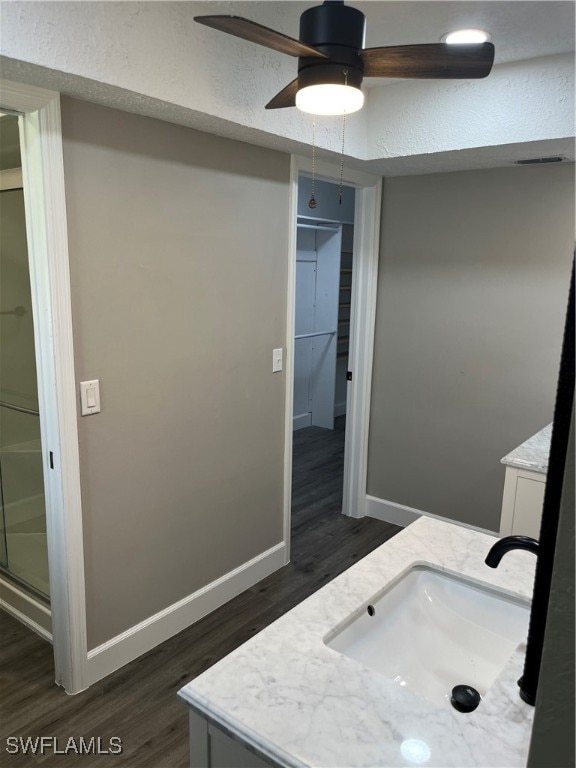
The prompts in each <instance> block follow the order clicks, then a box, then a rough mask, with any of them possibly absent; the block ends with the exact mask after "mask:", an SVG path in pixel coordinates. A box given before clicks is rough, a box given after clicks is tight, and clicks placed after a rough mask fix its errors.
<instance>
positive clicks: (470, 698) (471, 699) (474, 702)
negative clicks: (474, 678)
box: [450, 685, 482, 712]
mask: <svg viewBox="0 0 576 768" xmlns="http://www.w3.org/2000/svg"><path fill="white" fill-rule="evenodd" d="M481 701H482V697H481V696H480V694H479V693H478V691H477V690H476V688H472V686H471V685H455V686H454V688H452V698H451V699H450V704H452V706H453V707H454V709H457V710H458V712H474V710H475V709H476V707H477V706H478V704H480V702H481Z"/></svg>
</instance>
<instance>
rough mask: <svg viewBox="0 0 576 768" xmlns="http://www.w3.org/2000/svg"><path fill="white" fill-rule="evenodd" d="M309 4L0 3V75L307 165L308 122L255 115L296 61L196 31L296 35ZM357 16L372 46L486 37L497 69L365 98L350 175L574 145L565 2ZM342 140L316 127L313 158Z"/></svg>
mask: <svg viewBox="0 0 576 768" xmlns="http://www.w3.org/2000/svg"><path fill="white" fill-rule="evenodd" d="M313 4H314V3H300V2H291V0H280V1H278V0H277V1H276V2H267V1H265V2H260V1H259V2H253V1H252V0H247V1H246V2H242V1H241V0H240V1H239V0H234V2H171V1H170V0H161V2H114V1H106V2H91V1H87V0H85V1H84V2H53V1H52V0H49V1H47V2H41V1H40V2H23V1H22V0H16V1H15V2H2V3H0V15H1V22H2V35H1V36H0V51H1V53H2V69H3V76H4V77H6V78H7V79H14V80H19V81H22V82H29V83H31V84H35V85H39V86H42V87H47V88H52V89H54V90H59V91H61V92H62V93H68V94H70V95H73V96H76V97H79V98H84V99H87V100H90V101H94V102H97V103H101V104H105V105H109V106H113V107H118V108H121V109H125V110H128V111H132V112H137V113H140V114H144V115H149V116H151V117H157V118H160V119H164V120H170V121H172V122H175V123H181V124H183V125H189V126H191V127H195V128H198V129H199V130H205V131H209V132H211V133H216V134H220V135H224V136H229V137H231V138H236V139H239V140H240V141H248V142H253V143H256V144H261V145H264V146H270V147H275V148H277V149H282V150H283V151H287V152H296V153H304V154H307V153H309V146H308V145H309V143H310V139H311V121H310V119H309V117H308V116H304V115H303V114H302V113H299V112H298V110H296V109H288V110H272V111H267V110H265V109H263V105H264V103H265V102H266V101H267V100H268V99H269V98H271V97H272V95H274V93H276V92H277V91H278V90H280V88H282V87H283V86H284V85H285V84H286V83H287V82H289V81H290V80H291V79H292V78H293V77H294V76H295V73H296V71H295V70H296V61H295V60H294V59H292V58H291V57H288V56H283V55H282V54H279V53H276V52H274V51H270V50H269V49H267V48H262V47H261V46H257V45H253V44H251V43H248V42H246V41H244V40H239V39H238V38H235V37H231V36H229V35H225V34H223V33H219V32H217V31H216V30H211V29H207V28H206V27H203V26H201V25H199V24H196V23H194V21H193V18H194V16H195V15H202V14H209V13H223V14H237V15H242V16H246V17H248V18H252V19H254V20H256V21H258V22H260V23H262V24H265V25H267V26H270V27H273V28H276V29H279V30H281V31H283V32H285V33H287V34H289V35H292V36H297V34H298V19H299V16H300V13H301V12H302V11H303V10H304V9H305V8H307V7H310V6H311V5H313ZM357 5H358V6H359V7H361V8H362V9H363V10H364V11H365V13H366V15H367V16H368V39H367V45H368V46H377V45H380V44H399V43H414V42H427V41H428V42H434V41H436V40H438V39H439V38H440V37H441V35H442V34H443V33H445V32H446V31H448V30H449V29H451V28H453V27H454V26H461V25H469V24H475V25H481V26H484V27H486V28H487V29H488V30H489V31H490V32H491V34H492V35H493V39H494V42H495V43H496V47H497V51H498V53H497V62H498V63H497V65H496V67H495V70H494V73H493V74H492V75H491V76H490V77H489V78H487V79H486V80H482V81H426V82H424V81H414V80H403V81H385V82H386V83H387V86H386V87H381V88H373V89H370V93H369V95H368V100H367V101H368V105H367V108H366V109H364V110H362V111H361V112H359V113H357V114H356V115H352V116H350V118H349V119H348V121H347V129H346V154H347V155H348V159H349V161H350V162H355V163H356V162H358V163H361V164H362V163H364V164H366V166H367V167H368V168H369V167H373V166H374V164H378V168H380V164H381V165H382V170H387V171H389V172H393V173H395V174H398V173H403V172H409V173H413V172H416V166H418V167H420V168H421V169H422V171H426V170H428V169H430V170H431V169H432V167H433V168H434V170H440V169H441V164H442V163H443V162H444V161H446V162H449V165H450V167H451V168H452V167H454V166H453V164H454V163H458V162H461V163H462V167H474V163H475V162H479V163H480V164H481V165H484V164H485V163H489V162H490V156H491V153H492V155H493V159H494V162H495V163H496V164H501V163H502V162H506V161H505V159H504V158H503V156H502V154H501V153H499V152H497V151H496V148H497V147H498V146H499V145H503V146H507V147H511V146H515V147H516V149H517V150H518V151H520V150H521V147H520V146H518V145H521V144H525V145H527V146H528V145H531V146H532V147H534V148H535V146H536V145H535V144H534V142H539V144H538V147H539V148H541V149H542V150H543V149H544V147H543V144H542V143H543V142H546V141H552V142H556V141H558V140H563V139H566V138H567V137H571V136H574V128H573V122H574V106H573V98H574V82H573V81H574V59H573V55H572V54H570V53H566V51H570V50H573V48H574V6H573V4H572V2H554V1H551V2H538V1H537V0H528V1H527V0H513V1H512V2H498V0H494V1H493V2H492V1H490V2H479V3H476V2H468V1H467V0H464V1H463V0H450V1H448V2H446V1H444V2H436V1H435V0H418V2H414V1H413V0H400V1H399V2H380V0H374V1H373V2H364V3H358V4H357ZM518 59H521V61H518ZM510 62H512V63H510ZM483 126H485V127H483ZM340 132H341V126H340V121H335V120H333V119H330V118H327V119H325V120H323V121H319V125H318V130H317V142H318V146H319V150H320V152H325V153H328V155H330V154H331V153H332V152H334V153H337V152H338V151H339V150H340V146H341V133H340ZM563 146H565V147H566V146H568V145H567V144H566V143H564V145H563ZM450 153H452V154H450ZM522 154H523V155H524V156H525V153H524V152H522ZM480 155H481V157H480ZM572 156H573V152H572ZM374 167H375V166H374ZM404 169H406V170H404Z"/></svg>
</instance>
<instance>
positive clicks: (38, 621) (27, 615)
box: [0, 578, 52, 643]
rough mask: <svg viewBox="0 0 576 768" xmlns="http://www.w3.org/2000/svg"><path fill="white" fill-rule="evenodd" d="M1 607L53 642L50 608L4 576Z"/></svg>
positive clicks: (1, 587)
mask: <svg viewBox="0 0 576 768" xmlns="http://www.w3.org/2000/svg"><path fill="white" fill-rule="evenodd" d="M0 608H2V609H3V610H4V611H6V613H9V614H10V616H13V617H14V618H15V619H16V621H19V622H20V623H21V624H24V625H25V626H27V627H28V628H29V629H31V630H32V631H33V632H36V634H37V635H40V637H42V638H43V639H44V640H48V642H49V643H51V642H52V615H51V612H50V608H48V606H46V605H44V604H43V603H41V602H40V601H39V600H35V599H34V598H33V597H31V596H30V595H29V594H28V593H27V592H24V590H22V589H19V588H18V587H17V586H16V585H15V584H12V582H10V581H8V580H7V579H3V578H0Z"/></svg>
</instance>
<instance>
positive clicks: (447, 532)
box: [179, 517, 535, 768]
mask: <svg viewBox="0 0 576 768" xmlns="http://www.w3.org/2000/svg"><path fill="white" fill-rule="evenodd" d="M494 541H495V537H493V536H490V535H488V534H484V533H480V532H478V531H474V530H471V529H468V528H464V527H462V526H458V525H454V524H451V523H447V522H444V521H440V520H437V519H432V518H424V517H422V518H420V519H419V520H417V521H416V522H414V523H412V525H410V526H408V527H407V528H405V529H404V530H403V531H401V532H400V533H399V534H397V535H396V536H394V537H393V538H392V539H391V540H390V541H388V542H386V543H385V544H383V545H382V546H380V547H379V548H378V549H376V550H375V551H374V552H372V553H371V554H370V555H368V556H367V557H365V558H363V559H362V560H360V561H359V562H358V563H356V564H355V565H353V566H352V567H351V568H349V569H348V570H347V571H345V572H344V573H342V574H341V575H340V576H338V577H337V578H336V579H334V580H333V581H331V582H330V583H329V584H327V585H326V586H325V587H323V588H322V589H320V590H319V591H318V592H315V593H314V594H313V595H311V596H310V597H309V598H307V599H306V600H304V601H303V602H302V603H300V604H299V605H298V606H296V607H295V608H294V609H292V610H291V611H289V612H288V613H286V614H285V615H284V616H282V617H281V618H280V619H278V620H277V621H275V622H274V623H273V624H271V625H270V626H269V627H267V628H266V629H264V630H263V631H262V632H260V633H259V634H258V635H256V636H255V637H253V638H251V639H250V640H249V641H248V642H246V643H245V644H244V645H241V646H240V647H238V648H237V649H236V650H235V651H233V652H232V653H231V654H229V655H228V656H227V657H225V658H224V659H222V660H221V661H220V662H218V663H217V664H215V665H214V666H213V667H211V668H210V669H208V670H207V671H206V672H204V673H203V674H202V675H200V676H199V677H197V678H195V679H194V680H193V681H192V682H190V683H188V685H186V686H185V687H184V688H182V689H181V691H180V692H179V696H180V697H181V698H182V699H183V700H184V701H185V702H186V703H187V704H188V705H189V706H190V707H191V708H192V709H193V710H194V711H196V712H198V713H199V714H200V715H202V716H203V717H204V718H206V719H207V720H209V721H210V722H212V723H213V724H214V725H216V726H217V727H219V728H221V729H222V730H224V731H225V732H226V733H227V734H228V735H230V736H232V738H235V739H237V740H240V741H242V742H243V743H245V744H246V745H247V746H248V748H249V749H250V750H252V751H253V752H255V753H256V754H258V755H260V756H261V757H262V758H264V759H265V760H268V761H270V762H272V764H274V765H279V766H290V768H302V767H303V766H326V767H328V766H330V768H337V767H342V768H343V767H344V766H346V768H353V767H355V766H370V768H375V767H376V766H386V768H391V767H392V766H407V765H415V764H416V762H414V761H413V762H410V760H409V759H407V758H406V757H404V755H403V753H402V751H401V750H402V745H403V743H405V742H406V741H408V740H411V739H417V740H419V741H420V742H424V743H425V744H426V745H427V747H428V749H429V750H430V757H429V759H428V760H427V761H426V762H425V765H426V766H438V767H439V766H442V768H448V766H457V767H458V768H465V767H466V766H482V767H483V768H489V767H490V768H495V767H496V766H497V767H498V768H503V767H504V766H525V765H526V761H527V755H528V748H529V742H530V733H531V728H532V717H533V712H534V710H533V708H532V707H530V706H528V705H527V704H525V703H524V702H523V701H522V700H521V699H520V697H519V695H518V686H517V684H516V681H517V680H518V678H519V677H520V676H521V674H522V669H523V664H524V653H525V644H524V643H522V644H521V645H520V646H519V647H518V648H517V649H516V651H515V652H514V654H513V655H512V657H511V658H510V660H509V662H508V663H507V665H506V666H505V667H504V669H503V671H502V672H501V674H500V675H499V677H498V678H497V679H496V681H495V682H494V683H493V685H492V686H491V688H490V689H489V690H488V692H487V693H486V695H485V697H484V699H483V701H482V703H481V705H480V706H479V707H478V709H477V710H475V711H474V712H472V713H471V714H461V713H459V712H456V711H455V710H454V709H453V708H452V707H450V706H448V705H446V706H445V707H442V708H441V707H439V706H438V705H436V704H433V703H431V702H428V701H427V700H425V699H424V698H421V697H419V696H418V695H416V694H414V693H412V692H411V691H409V690H407V689H406V688H401V687H400V686H398V685H396V684H395V683H394V682H393V681H392V680H389V679H388V678H386V677H384V676H383V675H379V674H377V673H375V672H373V671H371V670H369V669H367V668H366V667H364V666H362V665H361V664H359V663H357V662H355V661H354V660H352V659H350V658H347V657H345V656H342V655H341V654H339V653H337V652H335V651H333V650H331V649H330V648H328V647H327V646H326V645H325V644H324V642H323V638H324V637H325V636H326V635H327V634H328V633H329V632H330V630H332V629H333V628H334V627H336V626H337V625H339V624H341V623H343V622H345V621H346V619H347V618H348V617H349V616H350V615H351V614H353V613H354V612H355V611H356V610H357V609H358V608H359V607H362V606H363V605H367V604H369V603H370V602H371V600H372V598H373V597H374V595H375V594H376V593H378V592H379V591H381V590H382V588H383V587H385V586H386V585H387V584H388V583H390V582H391V581H393V580H394V579H395V578H396V577H397V576H398V575H399V574H401V573H402V572H403V571H405V570H406V569H407V568H409V567H411V566H412V565H414V564H415V563H419V564H424V563H426V564H432V565H434V566H435V567H437V568H440V569H442V570H446V571H450V572H456V573H459V574H463V575H465V576H466V577H468V578H471V579H475V580H478V581H482V582H484V583H485V584H489V585H492V586H495V587H497V588H499V589H502V590H504V591H507V592H508V593H511V594H514V595H517V596H522V597H525V598H530V597H531V594H532V586H533V580H534V567H535V558H534V557H533V556H532V555H531V554H530V553H528V552H523V551H513V552H510V553H508V554H507V555H506V556H505V557H504V558H503V559H502V562H501V563H500V566H499V567H498V568H497V569H491V568H488V567H487V566H486V565H485V564H484V558H485V556H486V554H487V552H488V550H489V548H490V546H491V545H492V544H493V543H494ZM421 764H423V763H421Z"/></svg>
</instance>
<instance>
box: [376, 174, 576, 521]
mask: <svg viewBox="0 0 576 768" xmlns="http://www.w3.org/2000/svg"><path fill="white" fill-rule="evenodd" d="M573 245H574V167H573V165H572V164H567V165H560V166H544V167H511V168H500V169H490V170H483V171H466V172H459V173H445V174H432V175H427V176H411V177H403V178H393V179H387V180H386V182H385V186H384V199H383V219H382V237H381V250H380V270H379V277H378V306H377V319H376V339H375V356H374V373H373V389H372V411H371V417H370V442H369V468H368V493H369V494H370V495H373V496H376V497H378V498H381V499H386V500H388V501H392V502H396V503H399V504H403V505H406V506H409V507H413V508H416V509H420V510H423V511H427V512H430V513H433V514H436V515H441V516H444V517H448V518H451V519H454V520H458V521H461V522H464V523H469V524H472V525H476V526H479V527H481V528H486V529H490V530H497V529H498V526H499V517H500V508H501V501H502V490H503V483H504V468H503V467H502V466H501V465H500V463H499V462H500V459H501V458H502V456H504V455H505V454H506V453H508V452H509V451H510V450H511V449H513V448H515V447H516V446H517V445H519V444H520V443H521V442H523V441H524V440H526V439H527V438H528V437H530V436H531V435H532V434H533V433H535V432H537V431H538V430H539V429H541V428H542V427H543V426H544V425H546V424H547V423H549V422H550V421H551V420H552V412H553V406H554V394H555V387H556V379H557V373H558V364H559V359H560V345H561V336H562V328H563V320H564V314H565V311H566V302H567V296H568V284H569V277H570V264H571V259H572V250H573Z"/></svg>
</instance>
